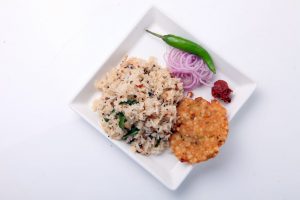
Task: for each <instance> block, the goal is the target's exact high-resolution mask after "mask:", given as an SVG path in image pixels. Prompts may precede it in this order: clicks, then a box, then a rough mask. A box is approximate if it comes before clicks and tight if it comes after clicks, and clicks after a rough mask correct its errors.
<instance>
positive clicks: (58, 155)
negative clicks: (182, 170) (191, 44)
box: [0, 0, 300, 200]
mask: <svg viewBox="0 0 300 200" xmlns="http://www.w3.org/2000/svg"><path fill="white" fill-rule="evenodd" d="M152 4H154V5H156V6H157V7H158V8H160V9H162V11H164V12H165V13H166V14H167V15H169V16H171V17H172V18H174V19H175V20H176V21H177V22H178V23H179V24H181V25H183V27H185V28H186V29H187V30H188V31H189V32H191V33H192V34H194V35H197V37H198V38H199V39H200V40H202V41H205V43H206V44H207V45H209V46H210V47H211V48H212V49H213V50H214V51H215V52H217V53H218V54H219V55H221V56H222V57H223V58H225V59H226V60H228V61H229V62H230V63H232V64H233V65H234V66H236V67H237V68H239V69H241V70H242V71H244V72H245V73H247V74H248V75H249V76H250V77H252V78H253V79H254V80H255V81H256V82H257V85H258V87H257V90H256V92H255V93H254V95H253V96H252V97H251V98H250V99H249V101H248V102H247V103H246V104H245V106H244V107H243V108H242V110H241V111H240V112H239V113H238V114H237V116H236V117H235V118H234V120H233V121H232V123H231V125H230V136H229V138H228V141H227V142H226V144H225V146H224V147H223V148H222V150H221V153H220V154H219V156H218V157H217V158H215V159H213V160H210V161H208V162H206V163H203V164H200V165H198V167H197V168H196V169H195V170H194V171H193V172H192V173H191V174H190V175H189V176H188V178H187V179H186V180H185V182H184V183H183V184H182V185H181V187H180V188H179V189H178V190H177V191H175V192H172V191H169V190H168V189H166V188H165V187H164V186H163V185H162V184H160V183H159V182H158V181H157V180H156V179H154V178H153V177H152V176H151V175H149V174H148V173H147V172H146V171H144V170H143V169H142V168H141V167H139V166H138V165H137V164H136V163H134V162H133V161H132V160H130V159H129V158H128V157H127V156H125V154H123V153H122V152H121V151H120V150H118V149H117V148H116V147H114V146H112V145H111V144H110V142H109V141H108V140H106V139H105V138H104V137H103V136H102V135H101V134H99V133H98V132H97V131H96V130H94V129H93V128H92V127H90V125H88V124H87V123H86V122H85V121H83V120H82V119H81V118H80V117H79V116H78V115H77V114H75V113H73V112H72V111H71V110H70V109H69V107H68V103H69V101H70V100H71V98H72V97H73V96H74V95H75V94H76V92H77V91H78V89H79V88H80V87H81V86H82V85H83V84H84V83H85V82H86V81H87V79H88V78H89V77H90V76H91V75H92V74H93V72H94V71H95V70H96V69H97V68H98V66H99V65H100V64H101V62H102V61H103V60H104V59H105V58H106V56H108V55H109V54H110V52H111V51H112V50H113V48H114V47H115V46H116V45H117V44H118V43H119V42H120V41H121V38H122V37H123V36H124V33H127V32H128V31H129V30H130V29H131V28H132V25H133V24H134V23H135V22H136V21H137V20H138V19H139V17H140V16H141V15H142V14H143V13H144V12H145V11H146V10H147V9H148V8H149V6H150V5H152ZM299 60H300V1H297V0H294V1H292V0H288V1H284V0H282V1H277V0H276V1H275V0H274V1H271V0H264V1H261V0H252V1H233V0H230V1H226V2H225V1H221V0H218V1H188V0H185V1H176V2H175V1H171V0H169V1H159V0H157V1H155V2H150V1H143V2H142V1H138V0H136V1H129V0H128V1H126V2H125V1H122V0H117V1H102V2H101V1H99V0H88V1H69V2H68V1H34V0H28V1H10V0H4V1H1V2H0V199H1V200H10V199H13V200H15V199H22V200H29V199H30V200H35V199H37V200H40V199H43V200H45V199H49V200H50V199H51V200H53V199H57V200H59V199H64V200H65V199H72V200H77V199H143V200H144V199H151V200H152V199H197V200H200V199H206V200H208V199H264V200H265V199H300V155H299V153H300V150H299V146H300V95H299V92H300V81H299V80H300V70H299V68H300V61H299Z"/></svg>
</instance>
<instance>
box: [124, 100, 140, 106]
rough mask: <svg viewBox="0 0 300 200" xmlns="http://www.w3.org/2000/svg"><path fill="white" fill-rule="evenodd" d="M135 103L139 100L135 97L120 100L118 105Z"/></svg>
mask: <svg viewBox="0 0 300 200" xmlns="http://www.w3.org/2000/svg"><path fill="white" fill-rule="evenodd" d="M136 103H139V102H138V101H137V100H135V99H128V100H127V101H121V102H120V103H119V104H120V105H125V104H128V105H130V106H131V105H133V104H136Z"/></svg>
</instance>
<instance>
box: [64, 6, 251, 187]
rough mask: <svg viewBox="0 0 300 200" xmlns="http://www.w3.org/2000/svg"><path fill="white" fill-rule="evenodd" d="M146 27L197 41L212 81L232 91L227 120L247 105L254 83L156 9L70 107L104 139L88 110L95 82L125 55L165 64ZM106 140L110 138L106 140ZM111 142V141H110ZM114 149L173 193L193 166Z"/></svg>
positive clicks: (204, 90) (205, 93)
mask: <svg viewBox="0 0 300 200" xmlns="http://www.w3.org/2000/svg"><path fill="white" fill-rule="evenodd" d="M145 28H149V29H150V30H152V31H154V32H158V33H161V34H167V33H172V34H175V35H180V36H183V37H185V38H189V39H191V40H193V41H197V42H198V43H199V44H201V45H202V46H204V47H205V48H206V49H207V50H208V52H210V54H211V56H212V57H213V60H214V62H215V65H216V66H217V75H216V76H215V80H218V79H224V80H226V81H227V82H228V83H229V85H230V87H231V88H232V89H233V91H234V94H236V95H234V97H233V100H232V102H231V103H230V104H227V105H225V107H226V109H227V110H228V113H229V119H232V118H233V116H234V115H235V114H236V113H237V111H238V110H239V109H240V108H241V107H242V105H243V104H244V103H245V102H246V100H247V99H248V98H249V96H250V95H251V94H252V92H253V91H254V89H255V87H256V84H255V83H254V82H253V81H252V80H250V79H249V78H248V77H247V76H245V75H244V74H242V73H241V72H239V71H238V70H237V69H235V68H234V67H232V66H231V65H230V64H228V63H227V62H226V61H224V60H223V59H222V58H220V57H219V56H218V55H216V54H215V53H214V52H213V51H211V50H210V49H209V48H207V47H206V46H205V45H203V43H202V42H201V41H199V40H197V38H195V37H193V36H192V35H190V34H189V33H187V32H186V31H184V30H183V29H182V28H180V26H178V25H177V24H176V23H174V22H173V21H172V20H171V19H170V18H168V17H166V16H165V15H164V14H162V13H161V12H160V11H159V10H158V9H156V8H151V9H150V10H149V11H148V12H147V13H146V14H145V15H144V17H143V18H142V19H141V20H140V22H139V23H138V24H137V25H136V26H135V27H134V28H133V29H132V31H131V32H130V33H129V34H128V36H127V37H126V38H125V39H124V41H123V42H122V43H121V44H120V45H119V47H118V48H117V49H116V50H115V51H114V52H112V54H111V55H110V56H109V57H108V58H107V60H106V61H105V62H104V63H103V64H101V65H100V67H99V70H98V71H97V72H96V73H95V75H94V76H93V77H92V78H91V79H90V80H89V81H88V82H87V84H86V85H85V86H84V87H83V88H82V89H81V90H80V91H79V93H78V95H77V96H76V97H75V98H74V99H73V101H72V102H71V104H70V106H71V108H72V109H73V110H74V111H76V112H77V113H78V114H79V115H80V116H81V117H83V118H84V119H85V120H86V121H87V122H89V123H90V124H91V125H92V126H94V127H95V128H96V129H97V130H99V132H100V133H102V134H103V135H104V136H105V137H107V135H106V133H105V132H104V131H103V130H102V129H101V127H100V126H99V123H98V120H99V118H98V115H97V114H96V113H94V112H93V111H92V109H91V105H92V101H93V100H94V99H95V98H96V97H99V96H100V92H99V91H97V90H96V89H95V88H94V82H95V80H98V79H100V78H101V77H103V75H104V74H105V73H106V72H108V71H109V70H110V69H112V68H113V67H115V66H116V65H117V64H118V63H119V62H120V61H121V59H122V57H123V56H124V55H126V54H128V55H129V56H136V57H140V58H145V59H147V58H148V57H149V56H155V57H156V58H157V60H158V62H159V63H160V64H161V65H164V64H165V62H164V60H163V54H164V52H165V51H166V47H167V46H166V45H165V44H164V42H162V41H161V40H159V39H158V38H155V37H153V36H152V35H149V34H148V33H146V32H145ZM194 96H195V97H197V96H202V97H204V98H205V99H207V100H210V99H212V96H211V94H210V88H208V87H200V88H198V89H196V90H195V91H194ZM108 139H109V138H108ZM109 140H111V139H109ZM111 142H112V143H114V144H115V145H116V146H118V147H119V148H120V149H121V150H122V151H124V152H125V153H126V154H127V155H128V156H130V157H131V158H132V159H133V160H135V161H136V162H137V163H138V164H140V165H141V166H142V167H143V168H145V169H146V170H147V171H148V172H150V173H151V174H152V175H153V176H154V177H156V178H157V179H158V180H159V181H160V182H162V183H163V184H164V185H165V186H166V187H168V188H169V189H171V190H175V189H177V188H178V186H179V185H180V184H181V183H182V181H183V180H184V179H185V178H186V176H187V175H188V174H189V173H190V171H191V170H192V169H193V166H191V165H187V164H183V163H181V162H180V161H178V160H177V159H176V157H175V156H174V155H173V154H171V152H170V151H169V150H167V151H165V152H164V153H163V154H162V155H158V156H149V157H145V156H142V155H140V154H137V153H134V152H132V151H131V150H130V148H129V145H127V144H125V143H124V142H122V141H116V140H111Z"/></svg>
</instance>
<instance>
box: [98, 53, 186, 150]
mask: <svg viewBox="0 0 300 200" xmlns="http://www.w3.org/2000/svg"><path fill="white" fill-rule="evenodd" d="M95 87H96V88H97V89H98V90H100V91H101V92H102V95H101V97H100V98H98V99H96V100H95V101H94V102H93V109H94V111H95V112H97V113H98V114H99V117H100V124H101V126H102V128H103V129H104V131H105V132H106V133H107V134H108V136H109V137H111V138H113V139H117V140H124V141H125V142H127V143H128V144H130V146H131V148H132V150H133V151H135V152H138V153H141V154H144V155H149V154H159V153H161V152H162V151H163V150H164V149H166V148H167V147H169V137H170V135H171V133H172V132H171V130H172V127H173V125H174V124H175V123H176V116H177V112H176V106H177V103H178V102H179V101H181V99H182V98H183V85H182V82H181V81H180V79H178V78H174V77H172V76H171V74H170V72H169V71H168V70H167V69H163V68H161V67H160V66H159V65H158V64H157V62H156V60H155V58H149V59H148V60H147V61H146V60H143V59H139V58H129V59H128V58H127V57H125V58H124V59H123V60H122V62H121V63H120V64H119V65H118V66H117V67H115V68H113V69H112V70H111V71H110V72H108V73H107V74H106V75H105V77H104V78H102V79H101V80H98V81H96V82H95Z"/></svg>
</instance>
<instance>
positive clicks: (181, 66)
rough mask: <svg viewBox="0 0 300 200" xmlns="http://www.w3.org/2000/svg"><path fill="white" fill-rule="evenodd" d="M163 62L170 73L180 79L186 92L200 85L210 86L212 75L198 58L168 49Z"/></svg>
mask: <svg viewBox="0 0 300 200" xmlns="http://www.w3.org/2000/svg"><path fill="white" fill-rule="evenodd" d="M165 60H166V63H167V66H168V68H169V70H170V72H171V73H172V74H173V75H174V76H175V77H177V78H180V79H181V81H182V83H183V88H184V89H185V90H186V91H191V90H193V89H195V88H196V87H198V86H200V85H206V86H211V80H212V78H213V73H212V72H211V71H210V70H209V69H208V67H207V65H206V64H205V62H204V61H203V60H202V59H201V58H200V57H198V56H196V55H194V54H190V53H187V52H184V51H181V50H179V49H176V48H170V49H169V50H168V51H167V52H166V54H165Z"/></svg>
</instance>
